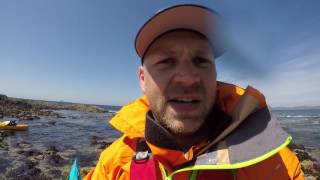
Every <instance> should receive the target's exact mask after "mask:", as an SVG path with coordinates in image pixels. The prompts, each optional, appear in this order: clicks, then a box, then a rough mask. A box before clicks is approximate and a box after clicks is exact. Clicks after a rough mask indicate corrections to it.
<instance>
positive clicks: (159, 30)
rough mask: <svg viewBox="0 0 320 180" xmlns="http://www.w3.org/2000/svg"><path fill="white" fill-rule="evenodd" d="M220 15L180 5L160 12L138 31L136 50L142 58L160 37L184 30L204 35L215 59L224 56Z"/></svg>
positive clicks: (207, 10)
mask: <svg viewBox="0 0 320 180" xmlns="http://www.w3.org/2000/svg"><path fill="white" fill-rule="evenodd" d="M219 17H220V16H219V15H218V13H217V12H215V11H214V10H212V9H210V8H208V7H205V6H201V5H195V4H180V5H175V6H171V7H168V8H165V9H163V10H160V11H158V12H157V13H156V14H155V15H154V16H152V17H151V18H150V19H149V20H148V21H147V22H146V23H145V24H144V25H143V26H142V27H141V28H140V30H139V31H138V33H137V35H136V39H135V49H136V52H137V54H138V56H139V57H140V58H143V56H144V54H145V53H146V51H147V50H148V47H149V46H150V45H151V44H152V42H153V41H154V40H155V39H156V38H157V37H159V36H161V35H163V34H164V33H166V32H169V31H173V30H178V29H184V30H191V31H196V32H198V33H200V34H202V35H204V36H205V37H206V38H207V39H208V40H209V41H210V43H211V45H212V46H213V51H214V55H215V57H216V58H217V57H219V56H220V55H221V54H223V48H222V47H221V46H220V45H219V40H218V39H219V38H218V36H217V32H218V28H217V24H218V19H219Z"/></svg>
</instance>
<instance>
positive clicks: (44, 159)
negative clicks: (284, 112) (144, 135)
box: [0, 95, 320, 180]
mask: <svg viewBox="0 0 320 180" xmlns="http://www.w3.org/2000/svg"><path fill="white" fill-rule="evenodd" d="M56 110H73V111H80V112H94V113H104V112H107V110H105V109H103V108H100V107H97V106H94V105H85V104H74V103H61V102H48V101H37V100H26V99H17V98H10V97H7V96H5V95H0V119H2V118H4V120H5V119H6V118H17V119H21V120H35V119H40V118H44V117H45V118H49V119H50V118H65V117H64V116H63V115H60V114H59V113H57V111H56ZM69 118H70V117H69ZM71 119H73V117H71ZM47 123H48V126H49V127H50V126H55V123H56V121H52V120H48V122H47ZM9 136H15V132H14V131H0V150H3V152H5V153H4V154H1V155H0V180H1V179H6V178H13V179H60V178H62V179H65V178H66V177H67V174H68V171H69V169H70V166H71V164H72V160H73V158H74V157H73V155H74V154H75V151H77V149H72V148H71V149H69V150H67V151H60V150H59V148H57V147H56V146H54V145H52V146H50V147H48V148H46V149H42V150H39V149H36V148H35V146H34V145H33V144H30V143H28V142H24V141H22V142H15V143H10V142H8V141H7V138H8V137H9ZM111 143H112V141H111V140H107V141H106V140H105V139H103V138H101V137H98V136H91V139H90V146H92V147H94V149H96V150H95V152H92V153H91V154H90V155H84V156H83V157H82V158H81V159H80V161H79V163H80V165H81V166H82V167H81V175H82V176H84V175H85V174H87V172H88V171H89V170H90V168H91V167H92V166H94V165H95V163H96V162H92V159H97V157H95V156H99V154H100V152H101V151H102V150H103V149H104V148H105V147H107V146H109V145H110V144H111ZM289 148H290V149H292V150H293V151H294V152H295V153H296V154H297V156H298V158H299V160H300V162H301V166H302V169H303V171H304V174H305V177H306V179H308V180H313V179H315V180H320V162H319V156H320V155H319V154H320V150H317V153H318V154H317V155H316V156H314V155H313V154H312V153H311V152H310V149H307V148H305V147H304V146H303V145H298V144H291V145H290V146H289ZM6 156H8V157H13V158H14V159H15V161H16V162H15V163H14V164H13V165H12V167H11V166H10V170H9V171H8V170H7V171H6V172H4V171H3V169H8V167H6V166H5V165H2V164H6V162H7V161H8V159H6V158H4V157H6ZM93 157H94V158H93ZM17 159H18V160H17ZM48 167H50V168H48Z"/></svg>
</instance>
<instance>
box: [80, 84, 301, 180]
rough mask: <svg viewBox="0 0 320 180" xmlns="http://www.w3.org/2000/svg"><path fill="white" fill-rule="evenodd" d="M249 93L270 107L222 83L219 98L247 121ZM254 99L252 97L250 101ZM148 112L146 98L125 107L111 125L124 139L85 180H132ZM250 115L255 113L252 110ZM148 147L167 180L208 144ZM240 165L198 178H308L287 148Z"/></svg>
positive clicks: (185, 174) (223, 105) (224, 107)
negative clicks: (181, 148) (182, 148)
mask: <svg viewBox="0 0 320 180" xmlns="http://www.w3.org/2000/svg"><path fill="white" fill-rule="evenodd" d="M245 93H249V94H250V96H251V97H254V98H253V99H258V100H257V101H255V102H256V105H257V107H263V106H266V105H265V101H264V97H263V95H262V94H260V93H259V92H258V91H256V90H254V89H253V88H250V87H249V88H247V89H246V90H244V89H241V88H239V87H236V86H233V85H230V84H225V83H218V93H217V95H218V103H219V106H220V108H221V109H222V110H223V111H225V112H226V113H228V114H230V115H231V116H232V117H233V118H235V116H236V115H235V114H237V115H238V116H243V119H245V118H246V117H247V116H248V113H247V114H246V113H242V111H237V110H236V109H239V106H240V107H241V108H240V109H248V108H247V106H250V105H245V106H246V107H245V108H243V107H242V106H244V105H243V104H246V102H247V101H248V100H247V99H248V98H247V99H246V100H245V101H242V102H241V103H239V102H240V99H241V96H244V94H245ZM251 97H249V99H250V98H251ZM251 99H252V98H251ZM243 102H245V103H243ZM239 104H242V105H239ZM251 104H252V103H251ZM249 109H250V108H249ZM147 111H148V102H147V100H146V98H145V97H141V98H139V99H137V100H135V101H134V102H132V103H130V104H128V105H126V106H124V107H123V108H122V109H121V110H120V111H119V112H118V113H117V115H116V116H115V117H114V118H113V119H112V120H110V124H111V125H112V126H114V127H115V128H116V129H118V130H119V131H121V132H123V136H122V137H121V138H119V139H118V140H116V141H115V142H113V143H112V144H111V145H110V146H109V147H108V148H106V149H105V150H104V151H103V152H102V153H101V155H100V158H99V161H98V163H97V165H96V167H95V169H94V170H91V171H90V172H89V173H88V175H87V176H86V177H85V178H84V179H85V180H89V179H101V180H103V179H110V180H115V179H117V180H118V179H119V180H126V179H130V164H131V159H132V157H133V155H134V154H135V149H136V140H137V138H140V137H144V129H145V119H146V112H147ZM235 111H237V113H234V112H235ZM247 111H248V110H247ZM248 112H252V110H249V111H248ZM231 133H232V132H231ZM147 143H148V142H147ZM148 146H149V147H150V149H151V151H152V154H153V156H154V158H155V159H156V161H157V162H159V167H158V168H159V169H158V171H159V172H158V173H157V174H158V175H159V178H158V179H164V176H166V175H164V174H163V172H166V173H165V174H168V175H170V174H171V173H172V172H174V170H176V167H178V166H180V165H182V164H184V163H186V162H189V161H191V160H192V159H194V156H196V155H195V153H196V151H197V150H198V149H199V148H200V147H203V146H205V145H203V144H199V145H196V146H193V147H191V148H190V150H189V151H188V152H187V153H184V152H181V151H176V150H170V149H164V148H160V147H157V146H155V145H153V144H151V143H148ZM247 149H248V151H249V150H250V147H247ZM258 159H259V158H258ZM239 164H240V166H239V167H241V168H237V169H233V170H230V169H228V168H227V169H221V168H220V170H210V171H201V173H200V174H199V175H198V176H197V177H198V179H208V178H210V179H234V178H235V179H255V180H259V179H276V180H277V179H279V180H283V179H297V180H299V179H304V178H303V172H302V171H301V168H300V164H299V160H298V159H297V157H296V156H295V154H294V153H293V152H291V151H290V150H289V149H288V148H286V147H284V148H281V149H280V150H278V151H277V152H276V154H274V155H272V156H271V155H270V156H269V157H268V158H267V159H265V160H261V161H260V162H256V163H254V164H251V165H249V166H246V165H241V163H238V165H239ZM163 169H165V171H163ZM161 170H162V171H161ZM191 174H192V171H184V172H181V173H176V174H175V175H174V179H189V178H190V176H191Z"/></svg>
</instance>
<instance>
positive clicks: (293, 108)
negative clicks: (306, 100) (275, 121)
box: [272, 106, 320, 110]
mask: <svg viewBox="0 0 320 180" xmlns="http://www.w3.org/2000/svg"><path fill="white" fill-rule="evenodd" d="M272 109H273V110H314V109H317V110H318V109H319V110H320V106H295V107H272Z"/></svg>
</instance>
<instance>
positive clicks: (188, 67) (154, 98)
mask: <svg viewBox="0 0 320 180" xmlns="http://www.w3.org/2000/svg"><path fill="white" fill-rule="evenodd" d="M217 18H218V15H217V14H216V13H215V12H214V11H213V10H211V9H208V8H206V7H202V6H198V5H177V6H173V7H170V8H167V9H165V10H163V11H161V12H159V13H157V14H156V15H155V16H154V17H152V18H151V19H150V20H149V21H147V23H146V24H144V26H143V27H142V28H141V29H140V31H139V33H138V34H137V37H136V44H135V46H136V50H137V53H138V55H139V56H140V57H141V62H142V63H141V66H140V67H139V73H138V74H139V81H140V87H141V89H142V91H143V93H144V95H145V96H144V97H141V98H139V99H137V100H136V101H134V102H132V103H131V104H128V105H126V106H124V107H123V108H122V109H121V110H120V111H119V113H118V114H117V115H116V116H115V117H114V118H113V119H112V120H111V121H110V123H111V124H112V125H113V126H114V127H115V128H116V129H118V130H119V131H121V132H123V136H122V137H121V138H119V139H118V140H116V141H115V142H114V143H113V144H112V145H110V146H109V147H108V148H107V149H106V150H104V152H102V154H101V156H100V159H99V162H98V164H97V166H96V168H95V169H94V170H92V171H91V172H89V174H88V175H87V176H86V179H303V172H302V171H301V169H300V165H299V161H298V159H297V157H296V156H295V155H294V153H292V152H291V151H290V150H289V149H288V148H286V145H288V143H289V142H290V140H291V137H290V136H288V135H287V134H286V133H285V132H284V131H282V129H281V128H279V127H278V124H277V123H276V122H275V120H273V119H272V118H271V117H270V113H269V111H268V108H267V106H266V103H265V99H264V96H263V95H262V94H260V93H259V92H258V91H257V90H255V89H253V88H251V87H247V88H246V89H242V88H240V87H237V86H234V85H231V84H226V83H222V82H217V81H216V77H217V73H216V67H215V59H216V58H217V57H218V56H220V55H221V53H222V51H221V48H220V47H219V42H218V40H217V33H216V31H215V29H216V27H215V25H216V23H215V22H216V21H217Z"/></svg>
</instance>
